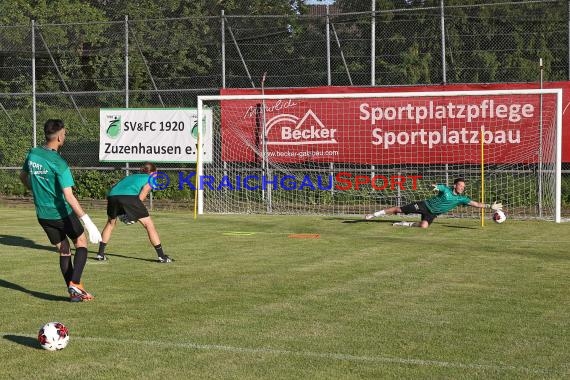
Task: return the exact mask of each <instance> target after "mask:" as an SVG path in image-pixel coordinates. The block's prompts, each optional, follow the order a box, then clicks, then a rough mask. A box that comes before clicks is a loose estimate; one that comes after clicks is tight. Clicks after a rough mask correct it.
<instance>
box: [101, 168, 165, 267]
mask: <svg viewBox="0 0 570 380" xmlns="http://www.w3.org/2000/svg"><path fill="white" fill-rule="evenodd" d="M155 172H156V166H155V165H154V164H152V163H150V162H147V163H145V164H144V165H143V166H142V167H141V173H137V174H133V175H130V176H127V177H125V178H123V179H122V180H120V181H119V182H118V183H117V184H115V186H113V187H112V188H111V190H109V192H108V193H107V224H105V227H104V228H103V232H102V239H101V242H100V243H99V252H98V253H97V260H99V261H106V260H108V257H107V255H105V249H106V247H107V243H109V240H110V239H111V234H112V233H113V229H114V228H115V227H116V225H117V219H120V220H121V221H122V222H124V223H125V224H134V223H135V222H137V221H138V222H139V223H140V224H142V225H143V227H144V228H145V229H146V232H147V234H148V239H149V241H150V243H151V244H152V246H153V247H154V249H155V251H156V255H157V256H158V262H159V263H170V262H172V261H174V260H173V259H172V258H170V257H169V256H167V255H165V254H164V251H163V249H162V244H161V243H160V237H159V236H158V232H157V231H156V227H155V226H154V223H153V221H152V218H151V217H150V215H149V213H148V210H147V208H146V206H145V205H144V203H143V201H144V200H145V199H146V197H147V195H148V193H149V192H150V191H151V190H152V188H151V186H150V183H149V181H150V180H152V174H153V173H155Z"/></svg>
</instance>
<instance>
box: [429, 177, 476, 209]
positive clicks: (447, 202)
mask: <svg viewBox="0 0 570 380" xmlns="http://www.w3.org/2000/svg"><path fill="white" fill-rule="evenodd" d="M437 189H438V190H439V193H438V194H437V195H436V196H435V197H433V198H430V199H428V200H426V201H425V203H426V206H427V208H428V209H429V210H430V211H431V213H432V214H435V215H439V214H443V213H445V212H448V211H449V210H452V209H454V208H455V207H457V206H459V205H467V204H469V202H471V198H469V197H468V196H466V195H462V194H454V193H453V188H451V187H447V186H445V185H441V184H438V185H437Z"/></svg>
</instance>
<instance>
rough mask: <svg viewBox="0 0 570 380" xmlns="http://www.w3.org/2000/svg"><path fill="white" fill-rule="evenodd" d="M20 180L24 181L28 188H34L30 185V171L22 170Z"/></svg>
mask: <svg viewBox="0 0 570 380" xmlns="http://www.w3.org/2000/svg"><path fill="white" fill-rule="evenodd" d="M20 181H22V183H23V184H24V186H25V187H26V189H28V190H32V186H30V177H29V176H28V173H26V172H25V171H23V170H22V171H20Z"/></svg>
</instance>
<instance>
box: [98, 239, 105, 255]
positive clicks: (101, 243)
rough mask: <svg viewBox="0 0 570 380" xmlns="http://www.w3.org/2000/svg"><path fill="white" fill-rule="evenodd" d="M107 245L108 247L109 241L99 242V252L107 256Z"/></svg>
mask: <svg viewBox="0 0 570 380" xmlns="http://www.w3.org/2000/svg"><path fill="white" fill-rule="evenodd" d="M105 247H107V243H103V242H100V243H99V252H98V254H99V255H100V256H105Z"/></svg>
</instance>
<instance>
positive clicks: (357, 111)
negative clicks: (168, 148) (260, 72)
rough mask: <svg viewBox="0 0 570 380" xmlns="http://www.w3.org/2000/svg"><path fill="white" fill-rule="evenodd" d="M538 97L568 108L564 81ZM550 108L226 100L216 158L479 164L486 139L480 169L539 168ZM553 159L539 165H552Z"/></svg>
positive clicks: (500, 102) (475, 100)
mask: <svg viewBox="0 0 570 380" xmlns="http://www.w3.org/2000/svg"><path fill="white" fill-rule="evenodd" d="M533 87H534V88H536V85H529V84H493V85H448V86H430V87H425V86H422V87H398V88H393V87H391V88H370V87H356V88H355V87H317V88H295V89H278V90H265V94H266V95H269V94H279V95H286V94H317V93H318V94H322V93H331V94H334V93H368V92H370V93H378V92H382V93H393V92H426V91H429V92H434V91H466V90H470V91H471V90H511V89H529V88H533ZM544 88H562V89H563V98H564V99H563V104H568V102H569V100H568V91H566V90H569V89H570V82H550V83H547V84H545V85H544ZM221 94H222V95H259V94H260V91H259V90H255V89H225V90H222V91H221ZM555 100H556V98H555V96H554V95H550V94H546V95H543V96H540V95H536V94H533V95H529V94H523V95H478V96H458V97H457V96H429V97H391V98H390V97H388V98H375V97H362V98H339V99H331V98H326V99H323V98H319V99H295V98H287V97H284V98H283V99H279V100H265V101H261V100H237V101H236V100H231V101H227V100H225V101H222V102H221V115H222V159H223V160H224V161H234V162H255V161H259V160H260V157H261V154H262V151H263V150H264V149H265V151H266V152H267V157H268V158H269V160H270V161H272V162H276V163H279V162H282V163H296V162H299V163H300V162H307V161H310V162H345V163H358V164H370V165H382V164H393V163H396V162H399V163H421V164H439V163H479V162H480V161H481V158H482V155H481V139H483V140H484V160H485V162H486V163H495V164H500V163H536V162H538V161H539V157H538V154H539V152H540V151H542V152H546V151H547V149H548V146H551V145H552V144H553V142H554V141H555V139H554V137H555V135H554V134H555V132H556V131H555V121H556V102H555ZM541 110H542V115H541V112H540V111H541ZM263 111H265V112H263ZM566 118H567V117H566ZM566 118H565V119H566ZM263 126H265V141H263V138H262V136H263V132H262V129H263ZM564 138H565V139H563V147H564V148H563V161H565V162H568V161H570V139H569V138H568V137H567V136H564ZM552 149H554V148H552ZM552 157H553V156H552V155H550V156H549V157H547V158H546V157H543V158H542V161H543V162H549V161H552Z"/></svg>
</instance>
